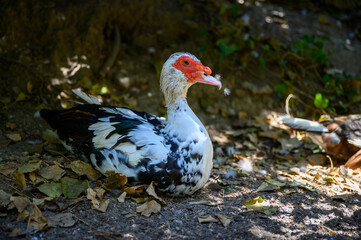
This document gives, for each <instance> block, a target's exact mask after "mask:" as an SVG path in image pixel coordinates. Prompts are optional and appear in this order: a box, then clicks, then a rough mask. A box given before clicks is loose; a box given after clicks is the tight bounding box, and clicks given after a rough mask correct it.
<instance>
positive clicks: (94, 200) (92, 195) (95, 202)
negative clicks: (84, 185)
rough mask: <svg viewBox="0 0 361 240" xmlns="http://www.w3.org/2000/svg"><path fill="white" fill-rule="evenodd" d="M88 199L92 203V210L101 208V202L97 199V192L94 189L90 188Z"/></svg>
mask: <svg viewBox="0 0 361 240" xmlns="http://www.w3.org/2000/svg"><path fill="white" fill-rule="evenodd" d="M86 191H87V195H86V198H87V199H89V200H90V201H91V202H92V208H93V207H94V208H99V206H100V201H99V200H98V199H97V198H96V195H97V194H96V192H95V191H94V190H93V189H92V188H88V189H87V190H86Z"/></svg>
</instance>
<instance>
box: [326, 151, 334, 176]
mask: <svg viewBox="0 0 361 240" xmlns="http://www.w3.org/2000/svg"><path fill="white" fill-rule="evenodd" d="M326 157H327V158H328V160H330V163H331V168H330V171H329V172H328V175H329V174H330V173H331V170H332V168H333V161H332V158H331V157H330V155H326Z"/></svg>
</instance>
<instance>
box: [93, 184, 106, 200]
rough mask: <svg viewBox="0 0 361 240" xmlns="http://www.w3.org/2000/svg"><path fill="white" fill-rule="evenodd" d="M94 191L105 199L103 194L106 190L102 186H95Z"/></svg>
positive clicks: (100, 197)
mask: <svg viewBox="0 0 361 240" xmlns="http://www.w3.org/2000/svg"><path fill="white" fill-rule="evenodd" d="M94 191H95V193H96V195H97V197H98V198H99V199H103V195H104V193H105V190H104V189H103V188H101V187H96V188H94Z"/></svg>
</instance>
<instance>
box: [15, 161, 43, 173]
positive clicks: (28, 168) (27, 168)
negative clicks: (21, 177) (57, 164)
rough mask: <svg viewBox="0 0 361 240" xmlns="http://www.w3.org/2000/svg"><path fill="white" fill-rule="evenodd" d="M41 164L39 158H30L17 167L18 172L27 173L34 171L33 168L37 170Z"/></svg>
mask: <svg viewBox="0 0 361 240" xmlns="http://www.w3.org/2000/svg"><path fill="white" fill-rule="evenodd" d="M40 165H41V160H32V161H29V162H28V163H27V164H25V165H23V166H20V167H19V168H18V172H19V173H29V172H34V171H35V170H38V169H39V168H40Z"/></svg>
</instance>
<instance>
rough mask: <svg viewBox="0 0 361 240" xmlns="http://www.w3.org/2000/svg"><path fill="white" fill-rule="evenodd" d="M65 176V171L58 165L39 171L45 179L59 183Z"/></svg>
mask: <svg viewBox="0 0 361 240" xmlns="http://www.w3.org/2000/svg"><path fill="white" fill-rule="evenodd" d="M64 174H65V170H64V169H62V168H61V167H59V166H58V165H53V166H49V167H46V168H43V169H41V170H40V171H39V175H40V176H42V177H43V178H45V179H48V180H53V181H55V182H56V181H59V179H60V178H61V177H62V176H63V175H64Z"/></svg>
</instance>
